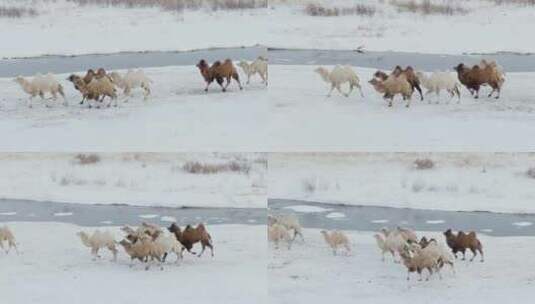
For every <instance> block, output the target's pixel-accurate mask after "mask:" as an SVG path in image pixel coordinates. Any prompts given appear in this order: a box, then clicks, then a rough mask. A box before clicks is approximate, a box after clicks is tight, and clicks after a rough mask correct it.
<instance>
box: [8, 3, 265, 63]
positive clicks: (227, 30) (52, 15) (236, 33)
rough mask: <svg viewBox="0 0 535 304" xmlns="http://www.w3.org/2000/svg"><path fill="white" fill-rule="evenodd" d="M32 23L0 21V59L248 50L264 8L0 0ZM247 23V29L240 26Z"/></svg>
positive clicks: (260, 34) (258, 33) (260, 30)
mask: <svg viewBox="0 0 535 304" xmlns="http://www.w3.org/2000/svg"><path fill="white" fill-rule="evenodd" d="M0 4H2V5H6V6H15V7H31V8H33V9H35V10H37V12H38V13H39V15H38V16H36V17H32V18H19V19H15V20H14V19H10V18H0V27H1V28H2V29H3V30H2V31H1V32H0V40H1V41H9V43H4V44H3V45H2V48H1V49H0V58H20V57H37V56H42V55H81V54H103V53H118V52H143V51H187V50H194V49H205V48H215V47H242V46H254V45H258V44H260V43H262V42H263V41H265V38H264V33H265V32H266V29H267V26H268V20H267V13H266V9H262V8H260V9H253V10H236V11H228V10H223V11H215V12H214V11H209V10H204V9H201V10H198V11H191V10H186V11H184V12H183V13H174V12H168V11H162V10H160V9H158V8H122V7H111V6H110V7H108V6H99V5H86V6H78V5H77V4H75V3H73V2H69V1H66V0H55V1H33V0H1V1H0ZM244 24H247V26H243V25H244Z"/></svg>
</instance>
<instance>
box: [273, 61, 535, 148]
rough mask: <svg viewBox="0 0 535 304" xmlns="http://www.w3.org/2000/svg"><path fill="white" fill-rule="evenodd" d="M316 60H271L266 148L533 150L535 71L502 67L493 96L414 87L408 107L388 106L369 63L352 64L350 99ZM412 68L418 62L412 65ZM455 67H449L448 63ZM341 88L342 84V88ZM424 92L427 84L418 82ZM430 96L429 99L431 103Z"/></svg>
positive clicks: (398, 102)
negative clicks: (355, 87) (500, 84)
mask: <svg viewBox="0 0 535 304" xmlns="http://www.w3.org/2000/svg"><path fill="white" fill-rule="evenodd" d="M315 68H316V66H286V65H284V66H282V65H275V66H273V65H272V66H270V77H271V79H272V80H271V82H270V87H269V90H268V97H269V105H270V120H269V140H270V146H271V149H270V150H271V151H280V152H284V151H367V152H374V151H387V152H391V151H396V152H403V151H409V152H410V151H532V150H533V149H534V148H535V143H533V142H532V141H528V140H526V138H525V135H527V134H535V123H534V122H535V97H534V96H535V86H533V82H534V81H535V73H507V75H506V82H505V84H504V88H503V90H502V96H501V98H500V99H499V100H495V99H494V98H487V97H486V96H487V94H488V93H489V92H490V88H489V87H483V88H482V89H481V92H480V99H479V100H475V99H473V98H472V97H470V96H469V93H468V90H466V89H465V88H464V87H463V88H462V90H461V94H462V99H461V103H460V104H457V101H456V100H455V99H454V100H452V101H451V103H450V104H446V102H447V98H446V94H445V93H444V92H443V93H442V98H441V102H440V104H436V102H435V101H436V97H435V96H433V95H429V96H428V97H427V98H426V100H425V101H423V102H422V101H420V98H419V95H418V93H416V94H413V97H412V104H411V107H410V108H406V107H405V104H406V103H405V102H402V101H401V97H400V96H396V99H395V101H394V105H393V107H392V108H389V107H387V103H386V102H385V101H384V99H383V98H382V95H380V94H379V93H377V92H376V91H375V90H374V89H373V87H372V86H371V85H370V84H369V83H368V81H369V80H370V79H371V78H372V74H373V73H374V72H375V71H376V70H375V69H367V68H354V70H355V71H356V72H357V74H358V75H359V77H360V81H361V85H362V87H363V91H364V96H365V97H364V98H362V97H360V95H359V93H358V92H353V94H352V95H350V97H349V98H346V97H344V96H342V95H340V94H339V93H338V92H336V90H335V91H334V92H333V94H332V96H331V97H330V98H327V97H326V95H327V93H328V91H329V89H330V85H328V84H327V83H325V82H324V81H323V80H322V79H321V78H320V76H319V75H318V74H317V73H315V72H314V71H313V70H314V69H315ZM415 68H418V67H415ZM452 68H453V67H452ZM343 90H344V91H347V90H348V88H347V85H344V87H343ZM424 91H425V89H424ZM428 101H432V103H431V104H429V103H428Z"/></svg>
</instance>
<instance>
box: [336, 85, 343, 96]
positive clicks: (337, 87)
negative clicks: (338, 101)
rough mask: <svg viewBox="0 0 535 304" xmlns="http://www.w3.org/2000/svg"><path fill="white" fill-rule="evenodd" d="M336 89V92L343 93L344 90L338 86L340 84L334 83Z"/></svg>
mask: <svg viewBox="0 0 535 304" xmlns="http://www.w3.org/2000/svg"><path fill="white" fill-rule="evenodd" d="M336 90H337V91H338V93H340V94H342V95H345V94H344V92H343V91H342V88H340V85H339V84H338V85H336Z"/></svg>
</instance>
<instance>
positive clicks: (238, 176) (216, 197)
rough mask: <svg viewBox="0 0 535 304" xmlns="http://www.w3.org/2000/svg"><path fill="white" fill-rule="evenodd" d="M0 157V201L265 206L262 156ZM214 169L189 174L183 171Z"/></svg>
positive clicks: (45, 155)
mask: <svg viewBox="0 0 535 304" xmlns="http://www.w3.org/2000/svg"><path fill="white" fill-rule="evenodd" d="M82 155H84V156H85V157H86V159H91V158H92V157H97V158H98V159H99V160H98V161H97V162H94V163H90V162H88V161H86V162H88V163H87V164H80V160H79V159H78V158H77V157H76V156H77V154H69V153H0V167H1V168H2V170H0V193H1V195H0V197H1V198H4V199H28V200H38V201H53V202H65V203H82V204H84V203H85V204H95V203H99V204H114V203H115V204H121V203H122V204H129V205H137V206H166V207H184V206H186V207H227V208H266V203H267V202H266V197H267V190H266V186H265V174H266V166H267V163H266V162H267V160H266V156H265V155H263V154H246V153H243V154H208V153H193V154H182V153H148V154H144V153H125V154H105V153H99V154H82ZM196 163H198V164H199V165H200V166H204V167H208V168H212V167H214V168H215V167H218V166H235V167H236V168H237V169H236V170H233V171H232V170H227V169H219V171H218V172H215V173H211V174H202V173H190V172H192V171H191V170H185V169H184V167H185V166H186V168H188V167H187V166H191V165H193V166H195V164H196Z"/></svg>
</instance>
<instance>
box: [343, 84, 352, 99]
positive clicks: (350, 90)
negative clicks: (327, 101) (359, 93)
mask: <svg viewBox="0 0 535 304" xmlns="http://www.w3.org/2000/svg"><path fill="white" fill-rule="evenodd" d="M351 92H353V84H350V85H349V91H348V92H347V94H344V95H345V96H346V97H349V95H350V94H351Z"/></svg>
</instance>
